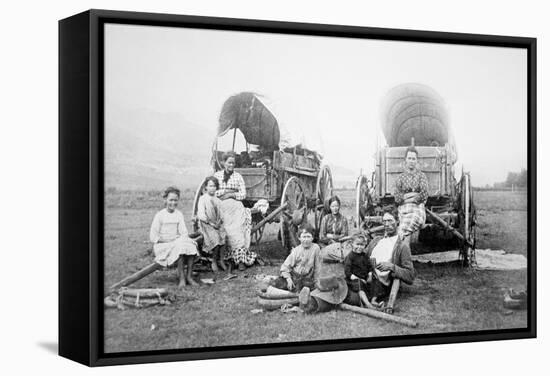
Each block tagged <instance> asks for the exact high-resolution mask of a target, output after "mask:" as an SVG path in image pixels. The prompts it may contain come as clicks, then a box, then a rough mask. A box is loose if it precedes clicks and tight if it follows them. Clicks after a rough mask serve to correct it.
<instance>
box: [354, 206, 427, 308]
mask: <svg viewBox="0 0 550 376" xmlns="http://www.w3.org/2000/svg"><path fill="white" fill-rule="evenodd" d="M382 222H383V224H384V236H383V237H382V236H379V237H376V238H374V239H373V240H372V241H371V242H370V243H369V245H368V247H367V249H366V250H365V256H364V257H356V258H357V260H356V261H360V263H361V264H362V265H364V267H365V268H369V271H370V272H369V276H368V279H367V280H366V281H365V282H366V294H367V296H368V297H369V299H371V301H370V303H372V304H373V305H376V306H378V305H379V301H381V300H383V299H385V298H386V297H387V296H388V295H389V294H390V291H391V285H392V282H393V280H394V278H398V279H400V280H401V281H403V282H405V283H407V284H412V283H413V280H414V278H415V276H416V272H415V270H414V266H413V263H412V258H411V249H410V246H409V242H408V241H403V240H402V239H401V238H400V237H399V236H398V235H397V221H396V220H395V217H394V215H393V214H391V213H390V212H386V213H384V216H383V217H382ZM365 260H369V262H368V263H366V262H364V261H365ZM350 271H351V268H350ZM357 274H358V273H350V275H349V276H347V277H348V279H349V281H350V282H351V281H352V280H357V279H358V278H361V277H360V276H357ZM361 274H364V273H361ZM361 279H362V278H361ZM353 290H354V289H349V290H348V296H347V297H346V300H345V302H346V303H349V304H353V305H360V304H361V300H360V298H359V293H358V292H356V291H353Z"/></svg>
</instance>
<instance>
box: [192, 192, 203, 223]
mask: <svg viewBox="0 0 550 376" xmlns="http://www.w3.org/2000/svg"><path fill="white" fill-rule="evenodd" d="M203 191H204V182H202V183H200V184H199V186H198V188H197V191H196V192H195V197H194V198H193V217H192V219H191V221H192V223H193V232H198V231H199V219H198V218H197V212H198V211H199V199H200V198H201V196H202V193H203Z"/></svg>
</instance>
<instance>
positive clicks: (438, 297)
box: [104, 190, 528, 353]
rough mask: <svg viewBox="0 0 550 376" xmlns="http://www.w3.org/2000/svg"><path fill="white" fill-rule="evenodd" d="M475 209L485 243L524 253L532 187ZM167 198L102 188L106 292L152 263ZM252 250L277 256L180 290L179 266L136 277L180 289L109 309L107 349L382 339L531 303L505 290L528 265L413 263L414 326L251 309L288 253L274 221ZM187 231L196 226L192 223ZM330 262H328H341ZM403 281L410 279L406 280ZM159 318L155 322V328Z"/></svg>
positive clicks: (521, 322)
mask: <svg viewBox="0 0 550 376" xmlns="http://www.w3.org/2000/svg"><path fill="white" fill-rule="evenodd" d="M337 193H338V194H339V195H340V196H341V198H343V208H342V210H343V212H344V214H345V215H347V216H350V215H352V211H353V209H352V208H353V194H352V192H350V191H342V192H337ZM192 199H193V192H192V191H190V190H188V191H185V192H183V194H182V199H181V200H180V204H179V208H180V209H181V210H182V211H183V213H184V215H185V217H186V220H188V221H189V219H190V218H191V213H190V210H191V205H192ZM475 202H476V205H477V208H478V229H477V236H478V243H477V244H478V248H480V249H485V248H491V249H504V250H505V251H507V252H509V253H518V254H523V255H526V256H527V257H528V255H527V197H526V193H525V192H475ZM162 205H163V202H162V199H161V198H160V197H159V194H158V192H137V191H132V192H121V191H116V190H107V192H106V194H105V264H104V265H105V268H104V270H105V275H104V282H105V292H107V287H108V286H110V285H112V284H113V283H115V282H117V281H118V280H120V279H122V278H123V277H125V276H127V275H129V274H131V273H134V272H135V271H137V270H139V269H140V268H142V267H143V266H145V265H147V264H149V263H151V262H152V254H151V246H150V244H148V242H147V239H148V234H149V226H150V224H151V221H152V219H153V216H154V214H155V213H156V211H157V210H159V209H161V208H162ZM268 227H269V228H268V229H267V230H266V233H265V234H264V238H263V239H262V242H261V243H260V244H259V245H258V246H254V249H255V250H256V251H257V252H259V253H260V254H261V255H263V256H264V257H265V258H268V259H270V260H271V261H273V265H271V266H263V267H260V266H255V267H252V268H249V269H247V270H246V271H245V272H242V273H241V272H239V273H238V274H239V276H238V278H236V279H232V280H230V281H223V280H222V278H223V277H224V274H222V273H220V274H218V275H214V274H213V273H210V272H208V273H201V275H200V278H212V277H214V278H215V279H216V283H215V284H214V285H210V286H209V285H201V286H199V287H197V288H187V289H186V290H183V291H176V290H175V286H176V284H177V276H176V271H175V270H174V269H167V270H161V271H157V272H155V273H153V274H151V275H149V276H147V277H146V278H144V279H143V280H141V281H139V282H137V283H136V284H135V286H139V287H165V288H169V289H172V290H173V291H174V292H175V293H176V294H177V300H176V302H175V303H174V304H172V305H169V306H156V307H151V308H147V309H132V308H130V309H127V310H124V311H120V310H117V309H105V311H104V312H105V328H104V330H105V342H104V349H105V352H108V353H110V352H126V351H145V350H162V349H177V348H196V347H205V346H208V347H211V346H228V345H229V346H231V345H243V344H261V343H280V342H296V341H311V340H327V339H341V338H357V337H380V336H393V335H409V334H421V333H437V332H462V331H474V330H492V329H507V328H522V327H526V326H527V313H526V311H508V310H506V309H505V308H503V306H502V297H503V293H504V292H505V291H506V290H507V289H508V288H515V289H522V288H525V287H526V283H527V272H526V270H514V271H473V270H468V269H463V268H460V267H457V266H453V265H420V264H415V267H416V269H417V273H418V275H417V279H416V280H415V282H414V284H413V285H412V286H406V285H405V286H404V287H402V289H401V290H400V293H399V297H398V301H397V304H396V311H395V314H396V315H399V316H402V317H406V318H409V319H413V320H416V321H417V322H418V323H419V325H418V327H417V328H408V327H404V326H400V325H398V324H393V323H388V322H385V321H382V320H376V319H372V318H369V317H366V316H363V315H359V314H355V313H352V312H348V311H341V310H333V311H330V312H326V313H321V314H316V315H303V314H298V313H288V314H284V313H281V312H280V311H273V312H262V313H258V314H253V313H252V312H251V310H252V309H254V308H258V307H257V304H256V291H257V289H258V284H257V282H256V280H255V279H254V275H256V274H270V275H275V274H278V268H279V265H280V263H281V262H282V260H283V259H284V256H285V253H284V251H283V250H282V248H281V246H280V245H279V242H278V241H277V225H276V224H271V225H269V226H268ZM188 229H191V227H190V223H188ZM334 267H335V266H334V265H333V266H328V265H327V268H329V269H330V268H334ZM402 286H403V285H402ZM153 325H154V329H152V328H153Z"/></svg>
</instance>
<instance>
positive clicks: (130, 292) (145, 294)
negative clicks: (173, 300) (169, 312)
mask: <svg viewBox="0 0 550 376" xmlns="http://www.w3.org/2000/svg"><path fill="white" fill-rule="evenodd" d="M118 293H119V294H121V295H124V296H132V297H137V296H138V295H139V296H140V297H141V298H158V297H159V295H160V296H161V297H164V296H166V295H168V290H167V289H163V288H158V289H129V288H121V289H120V290H118Z"/></svg>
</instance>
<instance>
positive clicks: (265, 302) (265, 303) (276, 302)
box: [258, 297, 298, 311]
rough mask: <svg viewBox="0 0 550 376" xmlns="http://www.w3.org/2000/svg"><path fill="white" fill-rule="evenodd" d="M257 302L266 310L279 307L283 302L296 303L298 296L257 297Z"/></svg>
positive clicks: (273, 309)
mask: <svg viewBox="0 0 550 376" xmlns="http://www.w3.org/2000/svg"><path fill="white" fill-rule="evenodd" d="M258 304H259V305H260V307H262V308H263V309H265V310H267V311H275V310H277V309H280V308H281V306H282V305H284V304H290V305H298V298H291V299H262V298H260V297H258Z"/></svg>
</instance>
